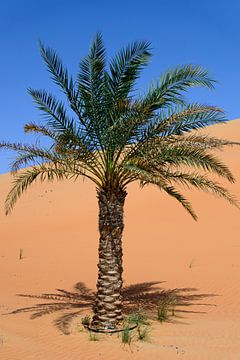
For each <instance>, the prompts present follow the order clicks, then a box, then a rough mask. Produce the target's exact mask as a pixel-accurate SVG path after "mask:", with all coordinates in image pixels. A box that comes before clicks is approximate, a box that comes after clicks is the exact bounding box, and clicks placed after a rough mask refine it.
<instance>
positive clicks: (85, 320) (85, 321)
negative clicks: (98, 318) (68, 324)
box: [82, 315, 91, 326]
mask: <svg viewBox="0 0 240 360" xmlns="http://www.w3.org/2000/svg"><path fill="white" fill-rule="evenodd" d="M90 322H91V317H90V316H89V315H85V316H84V317H83V318H82V324H83V325H84V326H88V325H90Z"/></svg>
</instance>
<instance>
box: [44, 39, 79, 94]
mask: <svg viewBox="0 0 240 360" xmlns="http://www.w3.org/2000/svg"><path fill="white" fill-rule="evenodd" d="M39 47H40V53H41V56H42V58H43V60H44V62H45V63H46V65H47V68H48V71H49V72H50V74H51V78H52V79H53V81H54V82H55V83H56V84H57V85H59V86H60V87H61V88H62V90H63V91H64V92H65V94H66V95H67V97H68V99H69V100H70V101H73V99H74V89H73V79H72V77H71V76H70V75H69V73H68V70H67V69H66V68H65V67H64V66H63V64H62V61H61V59H60V57H59V55H58V54H57V53H56V52H55V51H54V50H53V49H51V48H49V47H45V46H44V45H43V43H42V42H41V41H40V42H39Z"/></svg>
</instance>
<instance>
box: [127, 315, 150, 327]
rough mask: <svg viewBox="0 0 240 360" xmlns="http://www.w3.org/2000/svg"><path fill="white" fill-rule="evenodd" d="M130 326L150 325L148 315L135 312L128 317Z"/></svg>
mask: <svg viewBox="0 0 240 360" xmlns="http://www.w3.org/2000/svg"><path fill="white" fill-rule="evenodd" d="M125 321H126V322H127V323H128V324H136V325H138V326H139V325H149V323H148V319H147V315H146V314H144V313H142V312H135V313H131V314H129V315H128V317H127V318H126V320H125Z"/></svg>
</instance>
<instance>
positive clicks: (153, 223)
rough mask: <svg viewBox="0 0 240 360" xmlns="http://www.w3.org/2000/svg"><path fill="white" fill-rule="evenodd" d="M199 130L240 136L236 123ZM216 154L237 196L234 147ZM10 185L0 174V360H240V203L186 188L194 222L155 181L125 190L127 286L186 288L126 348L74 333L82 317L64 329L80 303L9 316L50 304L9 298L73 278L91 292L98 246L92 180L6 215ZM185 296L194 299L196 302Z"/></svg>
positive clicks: (45, 188) (41, 187) (39, 188)
mask: <svg viewBox="0 0 240 360" xmlns="http://www.w3.org/2000/svg"><path fill="white" fill-rule="evenodd" d="M205 133H209V134H211V135H215V136H219V137H222V138H228V139H232V140H238V141H240V120H234V121H231V122H229V123H228V124H226V125H217V126H212V127H210V128H208V129H206V130H205ZM219 156H220V157H221V158H222V159H224V161H225V162H226V163H227V164H228V165H229V167H230V168H231V170H232V172H233V173H234V175H235V177H236V183H235V184H233V185H231V184H227V187H228V189H229V190H230V191H231V192H232V193H234V194H235V195H236V197H237V198H238V199H239V200H240V148H238V147H234V148H227V149H225V150H224V152H220V153H219ZM10 184H11V177H10V175H9V174H3V175H0V204H1V213H0V224H1V227H0V239H1V240H0V289H1V295H0V312H1V316H0V359H1V360H20V359H21V360H23V359H24V360H33V359H34V360H35V359H36V360H58V359H59V360H61V359H62V360H81V359H83V360H95V359H103V360H110V359H111V360H113V359H116V360H117V359H121V360H125V359H139V360H141V359H148V360H150V359H154V360H155V359H163V360H168V359H171V360H174V359H186V360H223V359H224V360H238V359H240V306H239V305H240V236H239V233H240V228H239V223H240V211H239V210H238V209H236V208H234V207H232V206H230V205H229V204H228V203H226V202H225V201H223V200H220V199H216V198H214V197H213V196H212V195H206V194H204V193H202V192H197V191H191V192H189V191H187V192H186V191H185V194H186V193H188V197H189V199H190V200H191V202H192V204H193V206H194V208H195V210H196V212H197V214H198V216H199V219H198V222H194V221H193V220H192V219H191V217H190V216H189V215H188V214H187V213H186V211H185V210H184V209H183V208H182V207H181V206H180V205H179V204H178V203H177V202H176V201H175V200H173V199H171V198H169V197H167V196H165V195H164V194H163V193H161V192H160V191H159V190H157V189H155V188H154V187H149V188H146V189H143V190H140V189H139V187H138V185H137V184H135V185H132V186H130V187H129V188H128V197H127V201H126V208H125V231H124V239H123V243H124V281H125V285H130V284H139V283H144V282H146V283H150V282H152V281H159V284H158V286H159V287H161V288H162V289H165V290H167V289H175V288H179V289H183V288H184V289H185V292H183V293H184V294H185V295H186V296H188V295H189V296H190V297H191V296H192V301H190V302H191V305H189V306H186V307H185V308H184V307H182V310H185V312H184V311H181V312H177V314H176V315H177V316H176V317H175V319H174V321H172V322H166V323H163V324H160V323H158V322H154V323H153V324H152V326H151V332H150V340H149V342H136V341H134V342H133V343H132V345H131V347H129V346H128V345H125V346H123V345H122V344H121V342H120V339H118V338H117V337H116V336H105V335H101V336H100V341H97V342H94V341H89V335H88V334H87V333H86V332H84V331H79V330H81V328H82V327H81V317H82V315H81V314H80V315H78V316H73V318H72V321H71V322H69V327H68V329H67V330H66V329H65V330H64V326H65V324H64V322H63V319H64V318H63V316H64V315H66V314H68V313H72V312H78V311H79V309H78V308H70V309H69V310H64V309H63V310H59V311H57V312H53V313H52V314H47V315H44V316H41V317H37V318H35V319H30V316H31V313H29V312H22V313H19V314H11V315H8V313H9V312H11V311H14V310H16V309H18V308H24V307H29V306H33V305H36V304H41V303H47V302H50V303H54V300H52V301H47V300H45V301H44V300H41V299H35V298H28V297H19V296H16V294H30V295H31V294H32V295H40V294H42V293H52V294H56V293H57V291H56V289H64V290H66V291H73V292H76V290H74V286H75V284H77V283H79V282H83V283H85V284H86V286H87V287H89V288H91V289H94V288H95V282H96V276H97V244H98V231H97V201H96V195H95V188H94V185H92V184H90V183H89V182H87V181H82V180H79V181H77V182H59V183H57V182H56V183H55V182H54V183H50V184H35V185H34V186H32V188H31V189H29V191H28V192H27V193H26V194H24V195H23V197H22V198H21V199H20V200H19V201H18V203H17V205H16V207H15V209H14V211H13V213H12V214H11V215H10V216H8V217H6V216H5V215H4V211H3V202H4V199H5V197H6V194H7V192H8V190H9V189H10ZM20 249H21V250H20ZM20 251H21V256H22V259H19V256H20ZM193 295H199V296H196V297H195V300H194V296H193ZM56 302H57V298H56ZM85 312H88V313H89V311H86V310H85ZM85 312H83V313H85ZM56 320H58V326H56ZM64 332H65V334H64Z"/></svg>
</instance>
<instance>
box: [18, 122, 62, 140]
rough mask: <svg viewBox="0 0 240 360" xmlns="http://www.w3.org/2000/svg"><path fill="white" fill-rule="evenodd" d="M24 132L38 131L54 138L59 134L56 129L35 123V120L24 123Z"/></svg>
mask: <svg viewBox="0 0 240 360" xmlns="http://www.w3.org/2000/svg"><path fill="white" fill-rule="evenodd" d="M24 132H25V133H31V132H33V133H38V134H42V135H45V136H47V137H49V138H51V139H54V140H56V139H57V134H56V133H55V132H54V131H52V130H51V129H49V128H48V127H47V126H43V125H39V124H35V123H33V122H30V123H28V124H25V125H24Z"/></svg>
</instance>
